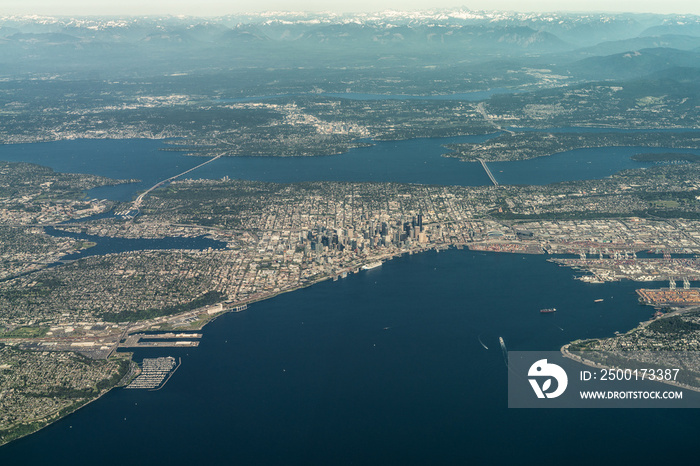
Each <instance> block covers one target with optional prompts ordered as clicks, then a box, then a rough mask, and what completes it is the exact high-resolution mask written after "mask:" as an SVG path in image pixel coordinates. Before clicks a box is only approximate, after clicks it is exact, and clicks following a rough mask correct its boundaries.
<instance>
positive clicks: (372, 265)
mask: <svg viewBox="0 0 700 466" xmlns="http://www.w3.org/2000/svg"><path fill="white" fill-rule="evenodd" d="M380 265H382V261H377V262H370V263H369V264H367V265H363V266H362V270H371V269H376V268H377V267H379V266H380Z"/></svg>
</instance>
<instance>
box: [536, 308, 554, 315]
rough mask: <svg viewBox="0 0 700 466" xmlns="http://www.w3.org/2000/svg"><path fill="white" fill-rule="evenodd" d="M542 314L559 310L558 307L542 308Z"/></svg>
mask: <svg viewBox="0 0 700 466" xmlns="http://www.w3.org/2000/svg"><path fill="white" fill-rule="evenodd" d="M540 312H541V313H542V314H549V313H550V312H557V310H556V308H554V307H548V308H547V309H540Z"/></svg>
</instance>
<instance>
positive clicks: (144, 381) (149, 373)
mask: <svg viewBox="0 0 700 466" xmlns="http://www.w3.org/2000/svg"><path fill="white" fill-rule="evenodd" d="M181 362H182V359H180V360H179V361H178V363H177V365H175V358H174V357H172V356H167V357H164V358H148V359H144V360H143V361H142V363H141V373H140V374H139V375H138V376H137V377H136V378H135V379H134V380H133V381H132V382H131V383H130V384H129V385H127V386H126V388H131V389H148V390H160V389H161V388H163V386H164V385H165V384H166V383H167V382H168V380H170V377H171V376H172V375H173V374H174V373H175V371H176V370H177V369H178V367H180V363H181Z"/></svg>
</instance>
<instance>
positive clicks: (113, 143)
mask: <svg viewBox="0 0 700 466" xmlns="http://www.w3.org/2000/svg"><path fill="white" fill-rule="evenodd" d="M162 147H164V143H163V141H159V140H151V139H80V140H76V141H56V142H42V143H33V144H4V145H0V160H7V161H10V162H30V163H36V164H39V165H44V166H47V167H51V168H53V169H54V170H56V171H59V172H65V173H90V174H94V175H101V176H106V177H110V178H115V179H139V180H141V181H142V182H140V183H132V184H124V185H120V186H105V187H100V188H96V189H93V190H91V191H89V193H88V195H89V196H91V197H97V198H100V199H107V198H108V199H113V200H121V201H128V200H130V199H131V198H132V197H133V196H134V194H135V193H136V192H138V191H144V190H146V189H148V188H150V187H151V186H153V185H154V184H156V183H158V182H159V181H161V180H163V179H166V178H169V177H171V176H173V175H176V174H178V173H182V172H183V171H185V170H187V169H189V168H192V167H195V166H197V165H198V164H200V163H202V162H203V161H204V159H201V158H198V157H187V156H185V155H182V154H180V153H174V152H163V151H159V150H158V149H160V148H162Z"/></svg>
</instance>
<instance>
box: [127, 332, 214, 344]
mask: <svg viewBox="0 0 700 466" xmlns="http://www.w3.org/2000/svg"><path fill="white" fill-rule="evenodd" d="M200 338H202V334H201V333H172V332H169V333H134V334H133V335H129V336H128V337H126V340H124V342H123V343H120V344H119V347H121V348H153V347H160V348H182V347H193V346H199V341H197V340H199V339H200ZM144 340H146V341H144ZM151 340H162V341H151Z"/></svg>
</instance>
